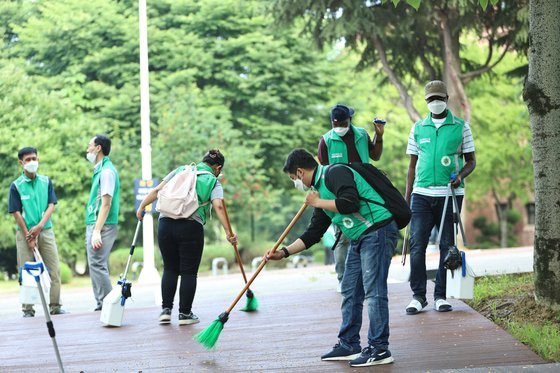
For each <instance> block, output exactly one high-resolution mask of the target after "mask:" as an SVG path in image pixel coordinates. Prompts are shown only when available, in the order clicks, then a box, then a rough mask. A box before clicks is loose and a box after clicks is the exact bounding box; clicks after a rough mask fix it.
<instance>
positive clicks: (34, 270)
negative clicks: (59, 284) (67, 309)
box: [22, 262, 64, 373]
mask: <svg viewBox="0 0 560 373" xmlns="http://www.w3.org/2000/svg"><path fill="white" fill-rule="evenodd" d="M24 271H25V274H26V275H29V276H33V277H34V278H35V281H36V282H37V289H38V290H39V296H40V297H41V303H43V311H44V312H45V318H46V319H47V329H48V330H49V335H50V336H51V340H52V343H53V346H54V352H55V353H56V360H57V361H58V367H59V369H60V371H61V372H62V373H64V367H63V366H62V360H61V359H60V352H59V351H58V344H57V343H56V337H55V335H56V333H55V331H54V325H53V323H52V320H51V316H50V314H49V309H48V307H47V301H46V300H45V293H44V291H43V287H42V286H41V274H42V273H43V272H44V271H46V269H45V266H44V265H43V262H25V264H24V265H23V266H22V274H23V273H24Z"/></svg>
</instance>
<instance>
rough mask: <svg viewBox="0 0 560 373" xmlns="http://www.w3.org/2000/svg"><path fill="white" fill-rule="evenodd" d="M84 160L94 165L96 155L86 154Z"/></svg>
mask: <svg viewBox="0 0 560 373" xmlns="http://www.w3.org/2000/svg"><path fill="white" fill-rule="evenodd" d="M86 158H87V160H88V161H90V162H91V163H93V164H95V160H96V159H97V154H94V153H87V154H86Z"/></svg>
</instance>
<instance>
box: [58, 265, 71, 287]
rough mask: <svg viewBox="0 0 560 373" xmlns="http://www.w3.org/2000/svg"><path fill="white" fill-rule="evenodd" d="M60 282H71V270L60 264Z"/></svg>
mask: <svg viewBox="0 0 560 373" xmlns="http://www.w3.org/2000/svg"><path fill="white" fill-rule="evenodd" d="M59 266H60V282H61V283H63V284H68V283H70V281H72V270H71V269H70V267H69V266H68V264H66V263H64V262H60V264H59Z"/></svg>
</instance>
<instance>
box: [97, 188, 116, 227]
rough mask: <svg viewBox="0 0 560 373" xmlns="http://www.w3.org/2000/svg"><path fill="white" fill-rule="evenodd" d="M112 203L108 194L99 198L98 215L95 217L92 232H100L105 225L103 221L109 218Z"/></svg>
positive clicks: (111, 198)
mask: <svg viewBox="0 0 560 373" xmlns="http://www.w3.org/2000/svg"><path fill="white" fill-rule="evenodd" d="M112 202H113V197H111V196H110V195H108V194H105V195H104V196H102V197H101V207H100V208H99V214H98V215H97V221H96V222H95V228H94V230H96V231H100V230H101V229H102V228H103V226H104V225H105V220H107V216H109V210H110V209H111V203H112Z"/></svg>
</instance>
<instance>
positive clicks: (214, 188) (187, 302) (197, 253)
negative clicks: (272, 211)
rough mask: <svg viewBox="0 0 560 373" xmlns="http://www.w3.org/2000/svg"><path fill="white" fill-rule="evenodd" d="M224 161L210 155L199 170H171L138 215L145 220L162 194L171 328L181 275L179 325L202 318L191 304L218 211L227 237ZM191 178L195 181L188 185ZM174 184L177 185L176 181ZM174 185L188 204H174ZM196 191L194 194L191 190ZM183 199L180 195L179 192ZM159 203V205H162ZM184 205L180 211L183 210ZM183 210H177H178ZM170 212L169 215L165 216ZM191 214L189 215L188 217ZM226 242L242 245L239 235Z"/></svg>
mask: <svg viewBox="0 0 560 373" xmlns="http://www.w3.org/2000/svg"><path fill="white" fill-rule="evenodd" d="M224 162H225V158H224V156H223V154H222V153H220V151H219V150H210V151H208V152H207V153H206V154H205V155H204V157H203V158H202V162H200V163H198V164H197V165H186V166H180V167H178V168H176V169H175V170H173V171H171V172H170V173H169V174H168V175H167V176H166V177H165V178H164V179H163V180H162V181H161V183H160V184H159V185H158V186H157V187H156V188H154V189H153V190H152V191H151V192H150V193H149V194H148V195H147V196H146V197H145V198H144V200H143V201H142V202H141V203H140V206H139V208H138V211H137V212H136V216H137V217H138V219H139V220H142V215H143V213H144V210H145V208H146V206H147V205H149V204H151V203H152V202H154V201H155V200H156V198H158V193H160V195H162V196H163V195H165V196H166V197H165V198H167V200H165V201H164V198H162V201H161V202H163V203H162V206H160V207H158V210H159V211H160V216H159V222H158V232H157V238H158V245H159V249H160V251H161V257H162V259H163V276H162V279H161V294H162V311H161V314H160V316H159V322H160V323H162V324H167V323H170V322H171V310H172V309H173V299H174V298H175V293H176V291H177V281H178V277H179V276H181V285H180V290H179V316H178V318H179V325H189V324H195V323H198V322H199V319H198V317H197V316H196V315H195V314H194V313H193V312H192V303H193V300H194V296H195V293H196V285H197V275H198V268H199V266H200V260H201V258H202V251H203V249H204V224H205V223H206V220H207V218H208V215H209V214H210V210H211V208H212V207H214V210H215V212H216V215H218V219H219V220H220V223H221V224H222V226H223V227H224V230H225V231H226V232H227V231H228V229H227V219H226V215H225V213H224V205H223V199H224V191H223V188H222V185H221V183H220V181H219V180H218V175H219V174H220V171H221V170H222V168H223V166H224ZM190 177H195V178H193V179H191V181H194V182H193V183H192V185H190V186H189V187H186V186H185V185H187V184H189V180H186V179H189V178H190ZM181 178H184V179H185V183H183V184H179V183H177V180H180V179H181ZM174 179H175V180H174ZM166 185H168V188H169V187H172V186H174V185H175V186H183V189H185V190H183V191H182V192H183V203H182V205H181V203H180V202H177V201H175V202H174V201H173V200H172V199H173V194H174V192H173V191H169V190H168V188H166ZM189 188H191V190H187V189H189ZM176 189H177V188H176ZM176 192H178V193H179V194H177V193H176V194H177V195H180V193H181V191H180V190H176ZM191 192H192V194H193V195H194V196H195V201H196V204H195V208H194V210H191V209H190V207H189V205H191V204H190V201H189V200H190V198H191V197H190V195H191ZM158 204H160V201H158ZM178 205H179V206H178ZM177 208H178V210H177ZM181 210H183V211H194V212H191V214H190V216H185V215H181V214H180V213H177V211H181ZM165 211H166V212H165ZM186 214H187V215H188V212H187V213H186ZM226 238H227V240H228V241H229V242H230V243H231V244H232V245H234V244H236V243H237V235H235V234H234V235H233V236H228V235H227V234H226Z"/></svg>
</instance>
